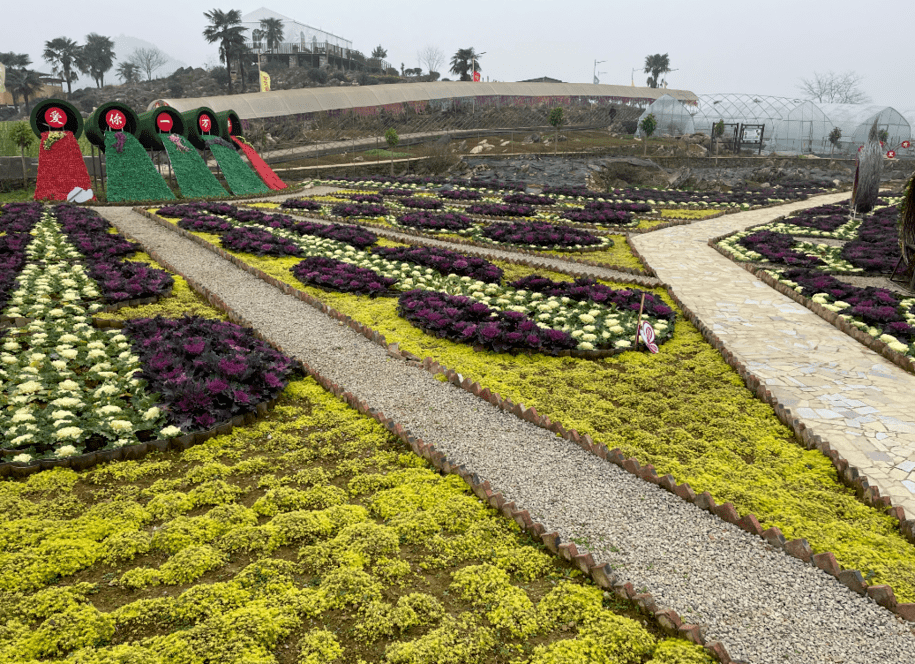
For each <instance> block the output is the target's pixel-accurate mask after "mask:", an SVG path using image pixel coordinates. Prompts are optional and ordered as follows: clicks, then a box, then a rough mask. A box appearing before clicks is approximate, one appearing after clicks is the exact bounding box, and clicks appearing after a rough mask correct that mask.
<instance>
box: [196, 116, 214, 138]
mask: <svg viewBox="0 0 915 664" xmlns="http://www.w3.org/2000/svg"><path fill="white" fill-rule="evenodd" d="M197 124H198V125H199V126H200V131H202V132H203V133H205V134H207V133H209V132H210V129H212V128H213V118H211V117H210V116H209V115H207V114H206V113H203V114H202V115H201V116H200V118H199V119H198V120H197Z"/></svg>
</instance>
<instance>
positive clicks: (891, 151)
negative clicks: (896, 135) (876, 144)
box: [886, 150, 896, 159]
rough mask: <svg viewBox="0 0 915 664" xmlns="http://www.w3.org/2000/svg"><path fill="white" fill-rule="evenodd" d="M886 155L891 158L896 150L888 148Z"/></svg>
mask: <svg viewBox="0 0 915 664" xmlns="http://www.w3.org/2000/svg"><path fill="white" fill-rule="evenodd" d="M886 156H887V157H889V158H890V159H893V158H894V157H895V156H896V151H895V150H890V151H889V152H887V153H886Z"/></svg>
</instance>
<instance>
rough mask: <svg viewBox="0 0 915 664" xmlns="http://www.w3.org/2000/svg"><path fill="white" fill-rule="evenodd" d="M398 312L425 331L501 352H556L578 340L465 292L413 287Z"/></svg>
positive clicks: (568, 348) (405, 294) (402, 297)
mask: <svg viewBox="0 0 915 664" xmlns="http://www.w3.org/2000/svg"><path fill="white" fill-rule="evenodd" d="M397 312H398V314H399V315H400V316H402V317H403V318H405V319H406V320H408V321H409V322H410V323H411V324H413V325H415V326H416V327H418V328H420V329H421V330H423V331H424V332H427V333H429V334H433V335H435V336H437V337H442V338H445V339H450V340H451V341H456V342H459V343H469V344H472V345H479V346H483V347H484V348H486V349H487V350H492V351H495V352H497V353H505V352H517V351H538V352H542V353H546V354H548V355H556V354H558V353H559V352H561V351H564V350H571V349H573V348H575V347H576V345H577V342H576V341H575V339H573V338H572V337H571V336H570V335H568V334H566V333H565V332H563V331H561V330H554V329H542V328H539V327H537V325H536V324H535V323H534V321H532V320H531V319H530V318H528V317H527V316H525V315H524V314H518V313H517V312H514V311H509V312H500V311H496V310H495V309H490V308H489V307H488V306H487V305H485V304H483V303H481V302H477V301H475V300H474V299H473V298H470V297H465V296H463V295H448V294H446V293H438V292H434V291H421V290H411V291H407V292H406V293H402V294H401V295H400V298H399V300H398V306H397Z"/></svg>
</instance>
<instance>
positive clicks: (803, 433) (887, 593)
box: [136, 208, 915, 661]
mask: <svg viewBox="0 0 915 664" xmlns="http://www.w3.org/2000/svg"><path fill="white" fill-rule="evenodd" d="M136 211H137V212H138V213H140V214H142V215H144V216H146V217H147V218H149V219H151V220H153V221H155V222H156V223H158V224H160V225H162V226H164V227H166V228H168V229H169V230H171V231H173V232H174V231H177V232H178V233H179V234H181V235H182V236H184V237H187V238H189V239H191V240H193V241H195V242H197V243H198V244H200V245H201V246H204V247H205V248H208V249H210V250H211V251H213V252H214V253H216V254H217V255H219V256H221V257H223V258H226V259H227V260H229V261H230V262H232V263H233V264H235V265H237V266H239V267H240V268H241V269H243V270H245V271H246V272H248V273H250V274H252V275H254V276H256V277H258V278H260V279H262V280H263V281H265V282H266V283H268V284H270V285H272V286H275V287H277V288H279V289H280V290H281V291H283V292H284V293H286V294H287V295H292V296H293V297H296V298H297V299H299V300H301V301H303V302H305V303H307V304H309V305H311V306H313V307H315V308H316V309H318V310H319V311H321V312H322V313H324V314H327V315H328V316H330V317H331V318H333V319H335V320H338V321H340V322H343V323H345V324H346V325H347V326H348V327H350V328H351V329H352V330H354V331H355V332H357V333H359V334H361V335H362V336H364V337H365V338H367V339H369V340H370V341H372V342H374V343H376V344H378V345H380V346H381V347H382V348H384V349H386V350H387V352H388V354H389V355H391V356H392V357H394V358H396V359H402V360H405V361H406V362H407V363H408V364H412V365H414V366H420V367H422V368H423V369H425V370H426V371H428V372H429V373H431V374H433V375H435V374H439V373H440V374H443V375H444V376H445V378H447V379H448V381H449V382H450V383H452V384H453V385H455V386H456V387H459V388H461V389H463V390H465V391H466V392H469V393H471V394H473V395H474V396H477V397H480V398H482V399H484V400H485V401H487V402H489V403H490V404H492V405H493V406H496V407H497V408H499V409H501V410H503V411H506V412H509V413H511V414H513V415H515V416H516V417H518V418H520V419H522V420H525V421H527V422H530V423H531V424H534V425H535V426H539V427H541V428H544V429H547V430H549V431H551V432H553V433H555V434H557V435H559V436H561V437H562V438H564V439H565V440H569V441H571V442H573V443H575V444H576V445H578V446H579V447H581V448H582V449H584V450H585V451H587V452H590V453H591V454H594V455H595V456H597V457H599V458H601V459H604V460H606V461H610V462H611V463H613V464H615V465H617V466H620V467H621V468H623V469H624V470H626V471H627V472H629V473H631V474H633V475H635V476H637V477H639V478H641V479H643V480H645V481H647V482H650V483H652V484H656V485H658V486H660V487H662V488H664V489H666V490H667V491H669V492H671V493H674V494H676V495H677V496H679V497H680V498H682V499H683V500H686V501H687V502H691V503H694V504H696V505H697V506H698V507H700V508H701V509H704V510H706V511H708V512H711V513H712V514H715V515H716V516H718V517H719V518H721V519H723V520H725V521H727V522H729V523H732V524H734V525H736V526H737V527H739V528H741V529H742V530H745V531H747V532H749V533H751V534H753V535H757V536H758V537H761V538H762V539H764V540H766V542H768V543H769V544H770V545H771V546H772V547H773V548H777V549H781V550H783V551H784V552H785V553H787V554H789V555H791V556H793V557H795V558H798V559H800V560H802V561H803V562H805V563H812V564H814V565H815V566H816V567H818V568H820V569H822V570H824V571H825V572H827V573H829V574H830V575H832V576H835V577H836V578H837V579H838V580H839V582H840V583H842V584H843V585H845V586H847V587H848V588H851V589H852V590H854V591H855V592H857V593H859V594H861V595H864V594H866V595H868V596H870V597H871V598H873V599H874V600H875V601H876V602H877V603H878V604H880V605H881V606H884V607H885V608H887V609H888V610H890V611H892V612H894V613H896V614H897V615H899V616H901V617H902V618H904V619H905V620H908V621H911V622H915V603H904V604H899V603H898V602H897V601H896V598H895V595H894V593H893V589H892V587H891V586H888V585H876V586H869V585H868V584H867V582H866V581H865V580H864V577H863V576H862V575H861V573H860V572H859V571H858V570H850V569H847V570H843V569H841V567H839V565H838V563H837V562H836V559H835V555H834V554H833V553H831V552H828V551H827V552H822V553H818V554H813V552H812V550H811V547H810V544H809V543H808V542H807V540H806V539H795V540H791V541H786V540H785V537H784V536H783V535H782V533H781V530H780V529H779V528H778V527H776V526H773V527H771V528H769V529H767V530H765V531H763V530H762V527H761V526H760V524H759V520H758V519H757V518H756V516H755V515H754V514H752V513H748V514H746V515H745V516H743V517H740V516H739V515H738V514H737V511H736V509H735V508H734V506H733V504H731V503H724V504H723V505H718V504H717V503H716V502H715V500H714V498H712V496H711V494H709V493H708V492H707V491H705V492H703V493H701V494H699V495H696V493H695V492H694V491H693V489H692V488H691V487H690V486H689V484H688V483H686V482H684V483H682V484H677V483H676V479H675V478H674V477H673V476H672V475H666V476H664V477H663V478H659V477H658V475H657V473H656V472H655V469H654V466H653V465H651V464H648V465H646V466H642V465H641V464H640V463H639V461H638V460H637V459H635V458H634V457H628V458H627V457H624V456H623V454H622V451H621V450H619V449H618V448H617V449H613V450H610V449H608V448H607V446H606V445H602V444H600V443H595V442H594V441H593V439H592V438H591V437H590V436H589V435H587V434H584V435H582V434H579V432H578V431H576V430H575V429H566V428H565V427H563V426H562V424H560V423H558V422H553V421H552V420H550V418H549V417H548V416H545V415H544V416H541V415H540V414H538V413H537V411H536V409H535V408H526V407H525V406H524V404H520V403H514V402H512V401H511V400H510V399H506V398H503V397H502V396H500V395H499V394H498V393H495V392H492V391H490V390H489V389H488V388H484V387H483V386H481V385H480V384H479V383H477V382H471V381H470V379H468V378H464V377H463V376H461V374H459V373H457V372H456V371H454V370H452V369H448V368H446V367H444V366H443V365H441V364H440V363H438V362H436V361H435V360H433V359H432V358H431V357H426V358H425V359H423V360H420V358H419V357H417V356H415V355H412V354H410V353H406V352H402V351H400V349H399V346H398V344H397V343H392V344H388V343H387V340H386V339H385V337H384V335H382V334H380V333H378V332H376V331H374V330H373V329H372V328H370V327H368V326H367V325H363V324H362V323H359V322H357V321H355V320H354V319H352V318H351V317H349V316H347V315H345V314H343V313H341V312H339V311H337V310H335V309H333V308H332V307H330V306H329V305H327V304H325V303H323V302H321V301H320V300H318V299H317V298H315V297H313V296H311V295H309V294H308V293H305V292H304V291H301V290H298V289H297V288H294V287H292V286H290V285H289V284H286V283H284V282H281V281H280V280H278V279H276V278H275V277H271V276H270V275H268V274H266V273H265V272H263V271H262V270H259V269H258V268H255V267H253V266H251V265H248V264H247V263H244V261H242V260H241V259H239V258H238V257H236V256H233V255H231V254H229V253H228V252H226V251H225V250H224V249H221V248H219V247H215V246H214V245H212V244H210V243H209V242H207V241H206V240H204V239H202V238H199V237H197V236H195V235H193V234H192V233H190V232H189V231H186V230H184V229H182V228H179V227H178V226H176V225H175V224H172V223H170V222H168V221H166V220H165V219H163V218H161V217H158V216H157V215H153V214H151V213H148V212H146V211H145V210H143V209H139V208H138V209H136ZM170 269H171V268H170ZM172 271H175V272H177V271H176V270H172ZM188 283H189V284H190V283H191V282H190V281H188ZM195 283H196V282H195ZM192 287H193V286H192ZM666 288H667V292H668V294H669V295H670V297H671V299H673V300H674V302H675V303H676V305H677V306H678V307H679V308H680V309H681V310H682V311H683V312H684V315H685V316H686V317H687V319H688V320H689V321H690V322H691V323H692V324H693V325H695V326H696V328H697V329H699V331H700V333H701V334H702V335H703V337H704V338H705V339H706V341H708V342H709V343H710V344H711V345H712V346H713V347H714V348H715V349H716V350H718V352H719V353H721V355H722V357H724V359H725V361H726V362H727V363H728V364H729V365H730V366H731V367H732V368H733V369H735V371H737V373H738V374H739V375H740V376H741V378H743V379H744V382H745V383H746V385H747V387H748V388H749V389H750V390H751V391H752V392H754V393H755V394H756V395H757V396H758V397H759V398H760V399H761V400H763V401H765V402H766V403H768V404H769V405H771V406H772V407H773V408H774V410H775V414H776V416H777V417H778V419H779V420H780V421H781V422H782V423H783V424H785V425H786V426H788V427H789V428H791V429H792V430H793V431H794V433H795V435H796V436H797V437H798V438H799V439H800V440H802V441H803V442H804V444H805V446H806V447H807V448H808V449H814V448H816V449H818V450H820V451H821V452H823V454H825V455H826V456H828V457H829V458H830V459H831V460H832V461H833V465H835V466H836V468H837V470H838V471H839V477H840V479H842V480H843V481H844V482H846V483H847V484H848V485H849V486H851V487H853V488H855V489H856V493H857V495H858V497H859V498H860V499H862V500H863V501H864V502H865V503H866V504H868V505H870V506H873V507H877V508H878V509H879V508H880V507H884V508H885V510H886V512H887V513H888V514H890V515H891V516H893V517H894V518H896V519H897V520H898V521H899V524H900V529H901V531H902V533H903V535H904V536H905V537H906V538H907V539H908V540H909V541H911V542H913V543H915V519H906V518H905V511H904V509H903V508H902V507H899V506H897V507H892V503H891V501H890V499H889V498H888V497H885V496H884V497H881V496H880V492H879V489H878V488H877V487H876V486H871V485H870V483H869V482H868V480H867V479H866V478H865V477H864V476H863V475H862V474H861V473H860V471H859V470H858V469H857V468H854V467H852V466H850V465H849V464H848V462H847V461H846V460H845V459H843V458H842V457H840V456H839V454H838V452H837V451H835V450H833V449H832V448H831V447H830V445H829V443H828V442H827V441H824V440H823V439H822V438H821V437H820V436H814V435H812V434H811V433H810V431H809V430H808V429H807V428H806V425H805V424H804V423H803V422H801V421H800V420H799V419H797V418H796V417H793V415H792V413H791V410H790V409H788V408H785V407H784V406H782V405H781V404H780V403H779V402H778V400H777V399H776V398H775V397H774V396H773V395H772V393H771V392H770V391H769V390H766V389H765V387H764V386H763V385H762V384H761V383H760V381H759V379H757V378H756V377H755V376H753V375H752V374H751V373H750V372H749V371H748V370H747V368H746V367H745V366H744V365H743V364H742V363H741V362H740V361H739V360H738V359H737V358H736V357H735V356H734V354H733V353H731V352H730V351H728V350H727V348H726V347H725V346H724V344H723V343H722V342H721V340H720V339H719V338H718V337H717V336H716V335H714V334H713V333H712V332H711V330H710V329H709V328H708V326H706V325H705V324H704V323H703V322H702V321H701V320H700V319H699V317H698V316H697V315H696V314H694V313H693V312H692V311H691V310H690V309H688V308H687V307H686V306H685V305H684V304H683V302H682V301H681V300H680V299H679V298H678V297H677V295H676V294H675V293H674V292H673V290H672V289H671V288H670V287H669V286H667V287H666ZM202 290H203V291H205V292H206V293H207V295H206V297H207V300H208V301H209V302H210V303H211V304H213V306H217V307H219V308H221V309H223V310H224V311H227V312H228V313H229V314H230V318H231V316H232V315H235V316H236V318H238V319H239V320H240V321H242V324H244V325H245V326H247V327H252V328H253V327H254V326H253V324H252V323H250V322H248V321H247V320H246V319H245V318H244V317H242V316H239V315H237V314H234V312H232V311H231V309H229V307H228V306H227V305H226V304H225V302H224V301H223V300H222V299H221V298H218V297H217V296H215V295H213V294H212V292H210V291H209V290H208V289H206V288H203V289H202ZM259 338H263V339H264V341H265V342H267V343H271V342H270V341H269V340H268V339H267V338H266V337H262V336H259ZM273 345H274V346H275V347H277V348H278V349H279V350H280V351H281V352H284V353H285V351H284V350H283V349H282V347H281V346H279V345H278V344H273ZM286 354H287V355H289V353H286ZM302 365H303V368H305V370H306V372H307V373H309V374H310V375H312V376H315V378H316V380H317V377H318V376H319V375H320V374H319V373H318V372H317V371H315V370H314V369H312V368H311V367H310V366H309V365H308V364H307V363H305V362H303V363H302ZM328 384H329V385H333V386H334V387H335V389H337V390H340V393H339V394H337V393H336V392H335V394H336V395H337V396H341V395H343V394H344V392H343V391H342V389H341V388H339V386H337V385H336V384H335V383H330V382H328ZM327 389H331V388H330V387H328V388H327ZM331 391H333V390H331ZM345 394H348V395H349V397H350V398H351V399H353V400H356V397H355V396H353V395H352V394H351V393H348V392H346V393H345ZM356 401H358V400H356ZM360 403H361V402H360ZM366 412H374V411H373V409H367V410H366ZM376 419H379V418H376ZM379 421H381V422H382V423H384V421H383V420H381V419H379ZM391 422H393V421H391ZM386 426H387V425H386ZM398 435H399V434H398ZM405 440H406V439H405ZM407 442H408V443H409V440H407ZM411 446H412V443H411ZM433 449H434V447H433ZM441 456H442V459H444V455H441ZM449 472H450V471H449ZM471 486H473V485H471ZM554 535H555V534H554ZM556 539H557V542H558V535H556ZM557 546H558V545H557ZM564 546H567V547H574V544H572V543H569V544H568V545H564ZM588 555H590V554H588ZM725 654H726V653H725ZM722 661H730V660H729V659H728V660H724V659H723V660H722Z"/></svg>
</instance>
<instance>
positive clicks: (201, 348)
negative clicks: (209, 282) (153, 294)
mask: <svg viewBox="0 0 915 664" xmlns="http://www.w3.org/2000/svg"><path fill="white" fill-rule="evenodd" d="M123 332H124V334H125V335H127V336H128V337H129V338H130V340H131V342H132V344H133V347H134V349H135V352H136V353H137V355H139V356H140V363H141V367H142V373H140V374H139V375H138V377H139V378H142V379H145V380H146V381H148V383H149V385H148V388H147V389H148V390H149V391H150V392H155V393H158V394H159V407H160V408H162V409H163V410H164V411H165V412H166V413H167V415H168V419H169V423H170V424H174V425H176V426H178V427H180V428H181V429H183V430H184V431H193V430H197V429H200V428H209V427H210V426H212V425H213V424H215V423H218V422H225V421H227V420H229V419H231V418H232V417H234V416H236V415H242V414H244V413H247V412H250V410H251V408H252V407H253V406H254V405H255V404H257V403H259V402H263V401H267V400H269V399H272V398H274V397H275V396H277V395H278V394H279V393H280V391H282V389H284V388H285V386H286V383H287V382H288V379H289V376H290V375H291V373H292V372H293V370H294V365H293V362H292V360H291V359H290V358H288V357H286V356H285V355H283V354H281V353H278V352H277V351H275V350H273V349H272V348H270V347H269V346H268V345H266V344H265V343H263V342H262V341H259V340H258V339H257V338H256V337H255V336H254V332H253V331H252V330H251V329H249V328H243V327H241V326H238V325H234V324H232V323H226V322H221V321H213V320H207V319H204V318H199V317H192V318H188V317H185V318H180V319H177V320H171V319H166V318H141V319H136V320H131V321H127V323H126V324H125V326H124V328H123Z"/></svg>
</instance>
